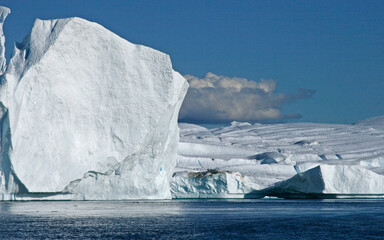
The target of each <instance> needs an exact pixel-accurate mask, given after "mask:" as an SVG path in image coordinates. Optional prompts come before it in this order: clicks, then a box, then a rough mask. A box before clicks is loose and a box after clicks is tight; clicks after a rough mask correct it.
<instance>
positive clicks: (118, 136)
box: [0, 18, 188, 199]
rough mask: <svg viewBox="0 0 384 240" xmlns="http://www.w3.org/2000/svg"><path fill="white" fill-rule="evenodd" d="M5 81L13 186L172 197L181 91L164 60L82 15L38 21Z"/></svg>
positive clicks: (2, 98)
mask: <svg viewBox="0 0 384 240" xmlns="http://www.w3.org/2000/svg"><path fill="white" fill-rule="evenodd" d="M4 76H5V77H4V81H3V83H2V84H1V86H0V102H1V104H2V106H3V112H4V114H3V120H2V124H3V126H5V125H6V126H5V127H3V128H2V144H3V142H8V143H9V145H8V146H4V147H3V146H2V149H1V155H2V156H3V157H4V158H6V159H8V165H9V166H8V167H9V170H10V171H9V174H8V175H14V176H16V177H17V179H18V180H19V183H20V184H14V185H16V186H19V187H20V186H23V187H24V188H23V191H24V192H29V193H31V192H63V191H64V192H67V193H71V194H73V196H74V198H76V199H128V198H170V187H169V181H170V178H171V174H172V169H173V167H174V166H175V164H176V157H177V147H178V141H179V136H178V134H179V132H178V127H177V118H178V111H179V108H180V105H181V103H182V101H183V98H184V96H185V93H186V91H187V88H188V84H187V82H186V81H185V79H184V78H183V77H182V76H181V75H180V74H179V73H177V72H175V71H173V69H172V64H171V61H170V58H169V56H168V55H166V54H164V53H161V52H159V51H156V50H154V49H151V48H148V47H144V46H140V45H135V44H132V43H130V42H128V41H126V40H125V39H122V38H121V37H119V36H117V35H116V34H114V33H112V32H110V31H108V30H107V29H105V28H104V27H102V26H101V25H99V24H96V23H93V22H89V21H86V20H84V19H81V18H69V19H60V20H47V21H43V20H39V19H38V20H36V21H35V23H34V26H33V29H32V32H31V33H30V34H29V35H28V36H27V37H26V38H25V39H24V41H23V42H22V43H20V44H16V47H15V50H14V55H13V57H12V59H11V61H10V63H9V66H8V69H7V72H6V74H5V75H4ZM7 124H8V125H7ZM7 134H8V135H7ZM1 184H2V185H4V186H5V183H4V181H3V182H2V183H1ZM3 191H4V190H3ZM16 192H17V191H16ZM18 192H20V191H18Z"/></svg>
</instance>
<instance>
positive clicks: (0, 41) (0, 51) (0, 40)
mask: <svg viewBox="0 0 384 240" xmlns="http://www.w3.org/2000/svg"><path fill="white" fill-rule="evenodd" d="M10 13H11V10H10V9H9V8H7V7H1V6H0V75H3V74H4V72H5V69H6V63H7V60H6V59H5V37H4V33H3V24H4V21H5V18H6V17H7V16H8V14H10Z"/></svg>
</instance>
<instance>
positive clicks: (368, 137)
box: [172, 117, 384, 197]
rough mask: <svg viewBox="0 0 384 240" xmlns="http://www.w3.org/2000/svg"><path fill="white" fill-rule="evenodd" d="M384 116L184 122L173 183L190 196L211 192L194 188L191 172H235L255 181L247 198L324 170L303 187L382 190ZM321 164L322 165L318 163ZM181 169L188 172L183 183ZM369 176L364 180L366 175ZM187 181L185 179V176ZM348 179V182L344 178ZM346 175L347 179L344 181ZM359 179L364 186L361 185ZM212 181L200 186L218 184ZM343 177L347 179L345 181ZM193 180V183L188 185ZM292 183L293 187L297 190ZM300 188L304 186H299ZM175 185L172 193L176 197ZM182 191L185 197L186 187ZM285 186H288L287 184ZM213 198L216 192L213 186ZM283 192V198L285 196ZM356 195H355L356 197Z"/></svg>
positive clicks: (331, 190) (351, 191)
mask: <svg viewBox="0 0 384 240" xmlns="http://www.w3.org/2000/svg"><path fill="white" fill-rule="evenodd" d="M383 119H384V117H376V118H372V119H368V120H365V121H361V122H359V123H357V124H353V125H347V124H317V123H285V124H253V125H252V124H249V123H238V122H233V123H231V125H230V126H226V127H221V128H215V129H207V128H204V127H201V126H197V125H193V124H186V123H181V124H179V125H180V141H181V144H180V148H179V159H178V162H177V167H176V169H175V172H176V173H175V177H174V178H173V182H176V183H177V184H180V185H181V186H182V187H183V189H191V191H192V192H193V194H195V195H193V194H192V193H190V194H189V197H196V196H198V194H197V193H199V192H203V193H204V197H208V196H209V191H208V190H201V189H208V187H207V186H200V187H199V188H196V186H195V185H196V182H197V181H198V180H193V179H190V178H188V179H187V178H186V177H185V176H190V175H188V173H196V172H205V171H207V170H208V169H214V170H215V171H218V172H233V173H234V172H236V173H238V174H240V175H241V176H242V177H247V178H248V179H249V180H250V183H249V184H251V183H253V184H254V185H252V186H254V190H252V191H251V190H250V189H248V190H249V191H250V192H249V193H248V194H247V193H246V190H245V191H244V196H247V195H249V194H250V195H252V194H254V195H255V196H256V197H259V195H260V194H261V193H263V194H265V195H267V194H272V193H271V192H268V193H267V192H266V189H271V188H273V187H274V186H276V184H279V183H282V182H284V181H288V179H291V178H295V177H296V178H297V179H299V177H298V176H302V174H305V175H304V176H307V175H306V174H307V172H308V171H312V170H311V169H320V170H318V171H319V172H320V173H322V174H324V175H323V177H324V178H323V177H320V176H319V177H315V176H312V175H311V176H310V177H308V178H307V182H306V183H305V184H304V185H305V186H308V187H310V184H315V185H316V184H320V183H321V181H323V180H324V179H325V180H326V181H328V182H327V185H326V186H325V187H324V189H323V190H321V191H320V190H319V189H321V188H319V189H318V191H314V192H311V191H312V190H313V189H315V188H311V189H310V190H311V191H309V190H305V191H304V190H303V193H309V192H311V193H316V194H335V195H337V194H344V195H345V194H352V195H353V194H355V195H356V194H362V195H367V194H368V195H372V194H376V195H380V194H384V190H383V188H382V186H383V185H382V182H381V180H379V179H381V177H382V176H384V146H383V144H382V143H383V140H384V125H383ZM319 166H320V167H319ZM179 173H184V175H182V176H184V177H183V178H182V179H183V182H181V180H180V177H179V175H178V174H179ZM365 175H366V178H364V176H365ZM185 179H187V180H188V181H187V180H185ZM343 179H344V180H343ZM345 179H347V180H345ZM360 180H361V182H362V183H363V184H362V185H361V188H360V189H359V188H357V183H358V182H359V181H360ZM212 181H213V179H212V177H211V181H205V182H204V181H200V183H201V184H203V185H204V184H209V185H214V184H213V183H212ZM343 181H344V182H343ZM188 184H189V185H188ZM294 185H295V182H292V181H290V188H295V186H294ZM297 188H300V187H299V186H297ZM175 189H177V188H176V187H175V185H173V188H172V190H173V195H175V196H177V193H175V192H176V190H175ZM183 189H179V190H178V191H181V192H182V194H181V195H183V196H186V194H184V190H183ZM284 189H285V188H284ZM300 189H301V188H300ZM211 191H212V197H217V193H216V192H217V190H215V189H212V190H211ZM288 193H289V194H291V192H289V191H287V192H286V194H288ZM283 195H284V194H282V193H281V192H280V196H283ZM352 197H353V196H352Z"/></svg>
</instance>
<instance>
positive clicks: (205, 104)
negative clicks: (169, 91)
mask: <svg viewBox="0 0 384 240" xmlns="http://www.w3.org/2000/svg"><path fill="white" fill-rule="evenodd" d="M184 77H185V78H186V79H187V81H188V83H189V90H188V93H187V96H186V97H185V100H184V102H183V106H182V107H181V110H180V115H179V119H180V120H181V121H186V122H200V123H213V122H229V121H250V122H257V121H268V120H282V119H288V118H300V117H301V116H300V115H299V114H288V115H286V114H283V113H282V110H281V107H282V105H284V104H287V103H290V102H294V101H297V100H300V99H306V98H310V97H311V96H312V95H313V94H314V93H315V91H314V90H308V89H299V90H298V92H297V93H295V94H282V93H275V89H276V82H275V81H274V80H272V79H269V80H264V79H261V80H260V81H259V82H256V81H250V80H247V79H245V78H237V77H233V78H230V77H225V76H218V75H215V74H213V73H207V74H206V75H205V76H204V77H203V78H197V77H194V76H192V75H184Z"/></svg>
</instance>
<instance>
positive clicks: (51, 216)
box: [0, 199, 384, 239]
mask: <svg viewBox="0 0 384 240" xmlns="http://www.w3.org/2000/svg"><path fill="white" fill-rule="evenodd" d="M383 226H384V201H382V200H271V199H265V200H170V201H112V202H106V201H100V202H99V201H68V202H60V201H47V202H45V201H36V202H0V239H42V238H47V239H52V238H54V239H90V238H107V239H382V238H383V237H384V228H383Z"/></svg>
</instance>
